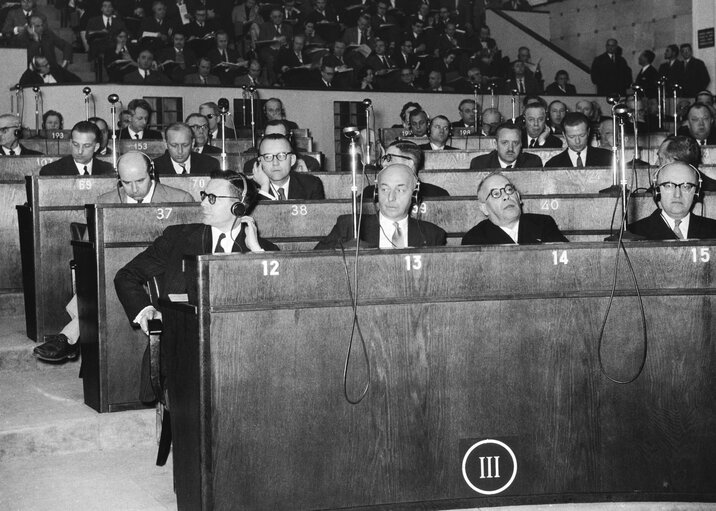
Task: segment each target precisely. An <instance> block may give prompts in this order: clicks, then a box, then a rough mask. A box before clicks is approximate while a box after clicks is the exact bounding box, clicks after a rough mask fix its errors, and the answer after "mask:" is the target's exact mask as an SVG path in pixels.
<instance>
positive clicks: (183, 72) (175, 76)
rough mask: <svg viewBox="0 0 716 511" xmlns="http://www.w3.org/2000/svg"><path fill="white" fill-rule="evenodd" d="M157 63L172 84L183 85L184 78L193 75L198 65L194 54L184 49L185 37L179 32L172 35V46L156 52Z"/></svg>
mask: <svg viewBox="0 0 716 511" xmlns="http://www.w3.org/2000/svg"><path fill="white" fill-rule="evenodd" d="M157 61H158V62H159V65H160V66H161V67H162V70H163V71H164V73H166V75H167V76H169V77H170V78H171V79H172V81H173V82H174V83H183V82H184V77H185V76H187V75H188V74H191V73H193V72H194V71H195V70H196V66H197V63H198V62H197V57H196V54H195V53H194V52H193V51H192V50H191V49H189V48H186V36H185V35H184V33H183V32H181V31H179V30H177V31H176V32H174V34H172V45H171V46H170V47H167V48H162V49H161V50H159V51H158V52H157Z"/></svg>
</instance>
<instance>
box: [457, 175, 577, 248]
mask: <svg viewBox="0 0 716 511" xmlns="http://www.w3.org/2000/svg"><path fill="white" fill-rule="evenodd" d="M477 200H478V205H479V207H480V211H482V213H483V214H484V215H485V216H487V219H486V220H483V221H482V222H480V223H479V224H477V225H476V226H475V227H473V228H472V229H470V230H469V231H468V232H467V234H465V236H464V237H463V238H462V244H463V245H490V244H504V243H517V244H519V245H525V244H534V243H547V242H565V241H569V240H567V238H565V237H564V235H563V234H562V233H561V232H560V231H559V228H558V227H557V224H556V223H555V221H554V219H553V218H552V217H551V216H549V215H535V214H532V213H522V201H521V200H520V192H518V191H517V188H515V185H513V184H512V183H511V182H510V180H509V179H507V178H506V177H505V176H504V175H502V174H500V173H499V172H493V173H491V174H489V175H487V176H486V177H485V179H483V180H482V181H481V182H480V184H479V185H478V187H477Z"/></svg>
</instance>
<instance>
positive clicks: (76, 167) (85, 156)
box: [40, 121, 114, 176]
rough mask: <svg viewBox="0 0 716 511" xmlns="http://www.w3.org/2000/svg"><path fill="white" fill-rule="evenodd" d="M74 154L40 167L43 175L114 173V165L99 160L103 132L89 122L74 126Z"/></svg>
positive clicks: (99, 174) (97, 174) (72, 135)
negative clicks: (97, 154) (96, 155)
mask: <svg viewBox="0 0 716 511" xmlns="http://www.w3.org/2000/svg"><path fill="white" fill-rule="evenodd" d="M71 137H72V146H71V147H72V154H71V155H68V156H65V157H63V158H60V159H59V160H56V161H53V162H52V163H48V164H47V165H45V166H44V167H42V168H41V169H40V175H41V176H83V175H86V176H101V175H113V174H114V169H113V168H112V165H111V164H109V163H107V162H104V161H102V160H98V159H97V158H96V157H95V153H96V152H97V150H98V149H99V146H100V141H101V140H102V134H101V133H100V131H99V128H98V127H97V126H96V125H95V124H93V123H91V122H89V121H80V122H78V123H77V124H75V125H74V127H73V128H72V134H71Z"/></svg>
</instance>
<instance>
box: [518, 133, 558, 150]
mask: <svg viewBox="0 0 716 511" xmlns="http://www.w3.org/2000/svg"><path fill="white" fill-rule="evenodd" d="M537 147H540V148H543V149H559V148H560V147H562V140H561V139H560V138H559V137H555V136H554V135H551V134H550V135H547V138H546V139H545V141H544V144H542V145H541V146H537ZM522 149H529V147H528V143H527V130H522Z"/></svg>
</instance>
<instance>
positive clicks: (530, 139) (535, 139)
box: [522, 103, 562, 149]
mask: <svg viewBox="0 0 716 511" xmlns="http://www.w3.org/2000/svg"><path fill="white" fill-rule="evenodd" d="M524 118H525V129H524V131H523V132H522V145H523V146H524V147H529V148H533V147H538V148H545V149H559V148H560V147H562V141H561V140H560V139H559V138H557V137H555V136H554V135H552V130H550V129H549V126H547V110H546V109H545V107H544V105H542V104H541V103H530V104H528V105H527V107H526V108H525V113H524Z"/></svg>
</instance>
